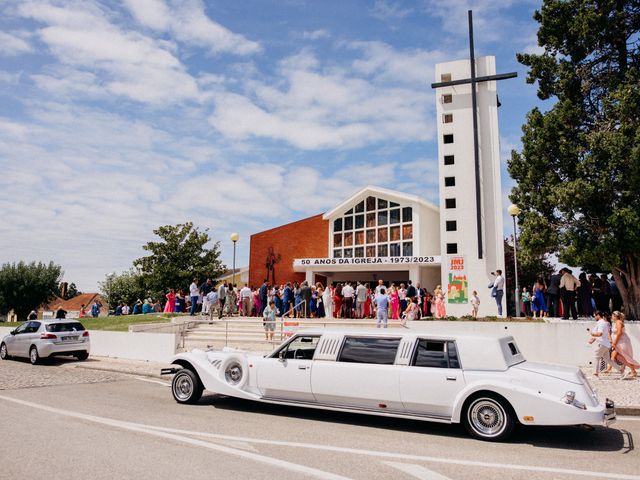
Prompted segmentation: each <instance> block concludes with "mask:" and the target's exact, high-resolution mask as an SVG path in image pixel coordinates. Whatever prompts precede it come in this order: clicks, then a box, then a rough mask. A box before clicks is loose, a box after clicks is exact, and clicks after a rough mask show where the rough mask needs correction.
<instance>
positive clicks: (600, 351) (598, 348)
mask: <svg viewBox="0 0 640 480" xmlns="http://www.w3.org/2000/svg"><path fill="white" fill-rule="evenodd" d="M593 316H594V317H595V319H596V321H597V323H596V326H595V327H594V328H593V330H591V338H590V339H589V343H593V344H595V350H594V354H595V357H596V361H595V363H594V365H595V372H594V375H595V376H596V377H597V376H598V375H600V372H601V368H602V363H603V362H604V363H606V364H607V366H608V367H611V368H615V369H616V370H617V369H618V366H617V365H616V364H615V363H614V362H613V361H611V356H610V355H609V350H610V349H611V328H610V325H609V322H607V321H606V320H605V319H604V318H602V313H600V312H599V311H596V312H594V314H593ZM605 373H606V372H605Z"/></svg>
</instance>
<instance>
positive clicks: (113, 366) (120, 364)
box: [70, 355, 171, 379]
mask: <svg viewBox="0 0 640 480" xmlns="http://www.w3.org/2000/svg"><path fill="white" fill-rule="evenodd" d="M71 365H73V366H74V367H75V368H85V369H88V370H102V371H104V372H117V373H125V374H128V375H139V376H143V377H154V378H165V379H166V378H170V377H167V376H164V377H163V376H162V375H160V370H161V369H162V368H169V367H170V366H171V365H169V364H168V363H160V362H147V361H144V360H125V359H122V358H110V357H96V356H93V355H92V356H91V357H89V359H88V360H86V361H84V362H76V363H73V364H70V366H71Z"/></svg>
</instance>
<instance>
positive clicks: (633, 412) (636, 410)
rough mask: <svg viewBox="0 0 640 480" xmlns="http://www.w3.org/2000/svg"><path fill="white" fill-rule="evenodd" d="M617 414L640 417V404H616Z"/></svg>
mask: <svg viewBox="0 0 640 480" xmlns="http://www.w3.org/2000/svg"><path fill="white" fill-rule="evenodd" d="M616 415H626V416H628V417H639V416H640V406H635V405H634V406H622V407H618V406H616Z"/></svg>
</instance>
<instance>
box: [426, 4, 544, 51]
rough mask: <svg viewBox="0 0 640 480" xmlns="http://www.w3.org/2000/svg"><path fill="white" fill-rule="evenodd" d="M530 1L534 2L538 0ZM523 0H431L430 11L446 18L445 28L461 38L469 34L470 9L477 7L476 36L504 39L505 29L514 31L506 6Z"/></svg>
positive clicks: (428, 8)
mask: <svg viewBox="0 0 640 480" xmlns="http://www.w3.org/2000/svg"><path fill="white" fill-rule="evenodd" d="M526 1H527V2H528V3H531V4H534V0H526ZM521 3H522V0H501V1H499V2H496V1H495V0H447V1H446V2H443V1H441V0H427V2H426V11H427V13H429V14H431V15H434V16H436V17H437V18H439V19H440V20H441V21H442V28H443V29H444V30H445V31H447V32H449V33H453V34H455V36H456V37H457V38H466V37H467V36H468V21H467V11H468V10H473V30H474V36H475V37H476V38H478V39H482V41H498V40H501V39H504V34H505V33H507V32H509V34H511V32H512V25H511V23H510V22H511V21H510V19H509V18H508V17H506V16H505V15H503V12H504V10H506V9H508V8H510V7H512V6H513V5H520V4H521ZM535 4H536V5H538V4H539V2H535ZM512 40H513V39H512V38H510V39H509V41H512Z"/></svg>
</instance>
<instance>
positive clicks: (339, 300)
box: [164, 280, 446, 326]
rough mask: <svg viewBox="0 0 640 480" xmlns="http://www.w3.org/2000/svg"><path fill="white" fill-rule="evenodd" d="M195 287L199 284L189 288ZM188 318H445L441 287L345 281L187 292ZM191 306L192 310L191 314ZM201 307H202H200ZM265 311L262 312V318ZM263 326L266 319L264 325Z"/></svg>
mask: <svg viewBox="0 0 640 480" xmlns="http://www.w3.org/2000/svg"><path fill="white" fill-rule="evenodd" d="M194 285H195V287H197V283H195V281H194V284H192V287H194ZM191 292H192V293H193V295H191V299H190V302H191V303H190V305H191V310H190V312H191V314H195V313H196V312H198V311H200V312H201V313H202V314H204V315H210V316H211V317H213V316H215V315H216V314H217V316H218V317H219V318H221V317H222V316H223V315H235V314H239V315H242V316H247V317H251V316H253V317H263V318H267V317H269V318H271V317H274V318H275V316H279V317H286V318H348V319H352V318H360V319H373V318H377V319H378V320H379V322H378V323H379V325H380V326H386V325H387V322H388V320H389V319H391V320H402V321H406V320H413V319H415V318H420V317H422V316H433V317H436V318H444V317H445V316H446V312H445V297H444V293H443V291H442V288H441V287H440V286H438V287H436V289H435V290H434V292H433V293H431V292H429V291H427V290H426V289H424V288H422V287H421V286H420V284H418V285H416V286H414V285H412V282H411V281H408V282H407V284H406V285H405V284H404V283H400V284H399V285H396V284H395V283H392V284H391V285H390V286H389V287H386V286H385V284H384V282H383V281H382V280H380V281H379V282H378V285H377V286H376V287H375V288H372V287H371V285H369V284H368V283H364V282H343V283H334V284H332V285H329V286H324V285H323V284H322V283H316V284H315V285H309V284H308V282H306V281H303V282H300V283H298V282H287V283H285V284H281V285H269V284H268V283H267V281H266V280H265V281H264V282H263V283H262V285H261V286H260V287H258V288H254V287H250V286H249V285H244V286H242V287H241V288H238V286H237V285H231V284H227V283H223V284H221V285H220V286H219V287H218V288H217V289H215V288H213V286H212V285H211V284H209V288H207V284H203V285H201V286H200V287H199V291H198V296H197V295H196V290H195V288H193V289H192V290H191ZM181 295H182V294H181V292H179V293H178V294H176V293H175V292H174V291H173V290H170V291H169V293H167V303H166V305H165V309H164V311H165V312H172V311H177V310H176V309H175V308H176V300H175V299H176V298H180V296H181ZM194 305H195V310H194ZM198 305H201V307H198ZM265 312H266V313H265ZM265 322H267V320H265Z"/></svg>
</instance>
